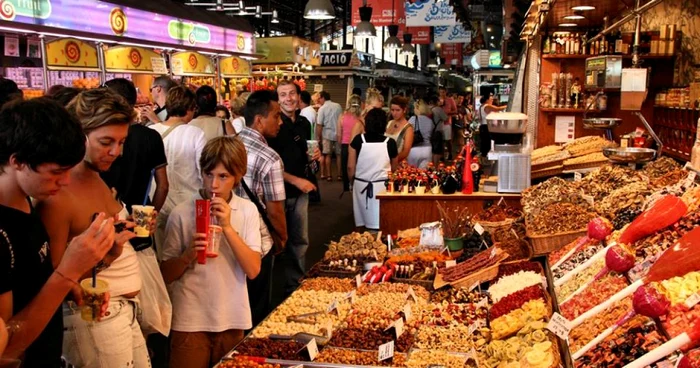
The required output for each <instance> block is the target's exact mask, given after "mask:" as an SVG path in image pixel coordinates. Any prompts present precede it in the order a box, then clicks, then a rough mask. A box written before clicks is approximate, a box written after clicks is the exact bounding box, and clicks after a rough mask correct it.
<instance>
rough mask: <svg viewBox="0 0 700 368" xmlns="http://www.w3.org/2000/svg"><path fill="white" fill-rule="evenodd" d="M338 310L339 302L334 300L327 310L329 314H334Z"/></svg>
mask: <svg viewBox="0 0 700 368" xmlns="http://www.w3.org/2000/svg"><path fill="white" fill-rule="evenodd" d="M337 309H338V301H337V300H335V299H334V300H333V301H332V302H331V304H328V308H326V312H327V313H331V312H333V311H334V310H337Z"/></svg>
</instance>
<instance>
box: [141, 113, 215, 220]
mask: <svg viewBox="0 0 700 368" xmlns="http://www.w3.org/2000/svg"><path fill="white" fill-rule="evenodd" d="M149 128H151V129H154V130H155V131H157V132H158V133H159V134H160V135H161V136H162V135H163V133H165V131H166V130H168V128H169V127H168V126H167V125H163V124H162V123H158V124H154V125H151V126H149ZM205 144H207V140H206V138H205V136H204V131H202V129H199V128H197V127H196V126H191V125H188V124H185V125H180V126H178V127H176V128H175V129H173V130H172V131H171V132H170V133H169V134H168V136H167V137H165V139H164V140H163V146H164V147H165V157H166V158H167V159H168V166H167V169H166V172H167V173H168V187H169V189H168V197H167V198H166V199H165V204H164V205H163V208H162V209H161V213H162V214H164V215H167V214H168V213H170V211H172V210H173V208H175V206H177V205H178V204H180V203H182V202H185V201H188V200H190V199H192V196H194V195H195V193H197V191H198V190H199V188H201V187H202V174H201V168H200V167H199V157H200V156H202V149H203V148H204V145H205ZM152 187H154V186H152Z"/></svg>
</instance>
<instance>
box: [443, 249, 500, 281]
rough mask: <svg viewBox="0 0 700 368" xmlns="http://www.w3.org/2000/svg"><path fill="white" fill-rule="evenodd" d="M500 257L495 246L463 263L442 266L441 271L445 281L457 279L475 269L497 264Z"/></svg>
mask: <svg viewBox="0 0 700 368" xmlns="http://www.w3.org/2000/svg"><path fill="white" fill-rule="evenodd" d="M499 259H500V258H499V257H497V256H496V252H495V248H492V249H487V250H485V251H483V252H480V253H478V254H477V255H475V256H474V257H472V258H470V259H468V260H466V261H464V262H462V263H458V264H457V265H456V266H454V267H450V268H441V269H440V271H439V272H440V274H441V275H442V278H443V279H444V280H445V281H448V282H451V281H456V280H459V279H461V278H463V277H466V276H468V275H469V274H470V273H473V272H474V271H477V270H480V269H483V268H485V267H489V266H493V265H495V264H496V263H497V262H498V261H499Z"/></svg>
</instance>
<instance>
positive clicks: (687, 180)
mask: <svg viewBox="0 0 700 368" xmlns="http://www.w3.org/2000/svg"><path fill="white" fill-rule="evenodd" d="M697 175H698V174H696V173H695V171H691V172H689V173H688V177H687V178H685V185H684V186H685V187H686V188H687V187H689V186H691V185H693V183H694V182H695V177H696V176H697Z"/></svg>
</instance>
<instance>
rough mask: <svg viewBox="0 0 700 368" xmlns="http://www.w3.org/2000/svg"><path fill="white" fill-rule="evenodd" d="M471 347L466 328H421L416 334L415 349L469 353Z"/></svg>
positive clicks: (470, 338)
mask: <svg viewBox="0 0 700 368" xmlns="http://www.w3.org/2000/svg"><path fill="white" fill-rule="evenodd" d="M472 346H474V343H473V341H472V336H471V335H470V334H469V327H468V326H451V327H437V326H421V327H419V328H418V332H417V333H416V342H415V347H416V348H419V349H431V350H433V349H434V350H445V351H469V350H470V349H471V348H472Z"/></svg>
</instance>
